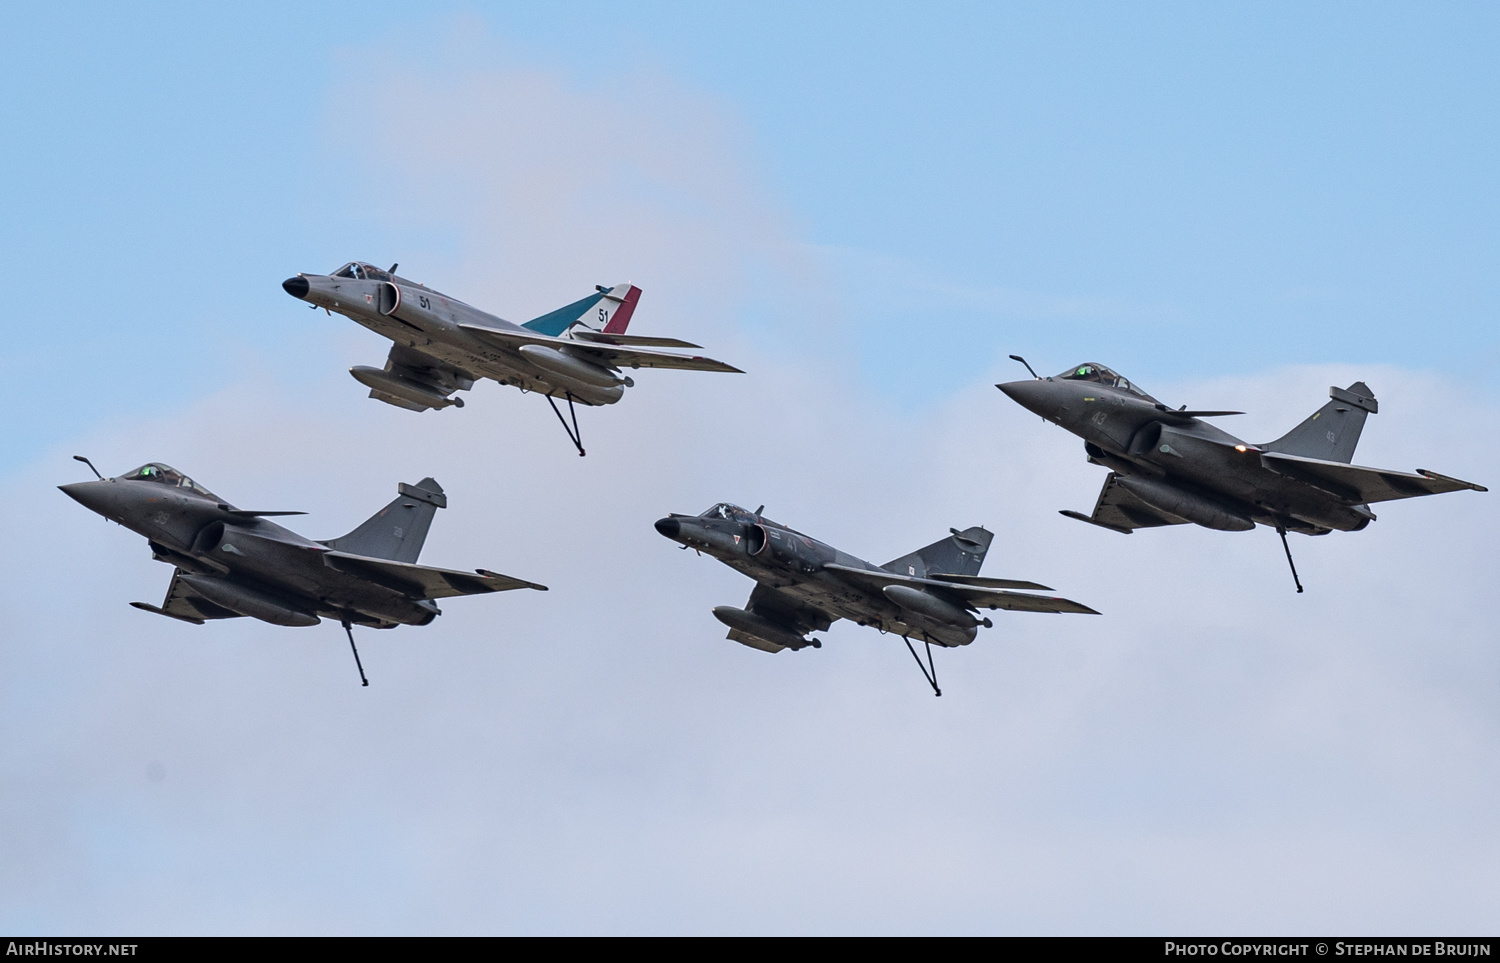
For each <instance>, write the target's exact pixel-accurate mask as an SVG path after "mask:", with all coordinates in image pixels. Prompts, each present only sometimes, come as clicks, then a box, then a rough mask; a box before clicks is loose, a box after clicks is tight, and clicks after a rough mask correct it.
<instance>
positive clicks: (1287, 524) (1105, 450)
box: [995, 355, 1489, 592]
mask: <svg viewBox="0 0 1500 963" xmlns="http://www.w3.org/2000/svg"><path fill="white" fill-rule="evenodd" d="M1011 358H1012V359H1013V360H1015V361H1019V362H1021V363H1022V364H1026V362H1025V360H1024V359H1022V358H1021V357H1019V356H1018V355H1011ZM1026 370H1027V371H1030V372H1031V375H1032V380H1030V381H1012V382H1009V383H1007V384H1002V385H996V386H995V387H997V388H999V389H1000V390H1001V391H1003V392H1005V394H1007V395H1009V396H1010V397H1011V398H1012V399H1013V400H1015V401H1016V402H1017V403H1018V404H1020V405H1021V406H1022V407H1025V408H1028V409H1030V410H1031V411H1033V412H1035V413H1037V414H1039V415H1041V416H1042V418H1044V419H1046V420H1047V421H1050V422H1052V423H1054V424H1056V425H1058V426H1060V427H1062V428H1066V429H1067V430H1068V431H1071V432H1072V433H1073V434H1075V435H1078V436H1079V437H1080V438H1082V439H1083V450H1084V452H1085V453H1086V454H1087V455H1088V460H1089V461H1090V462H1092V463H1093V464H1095V465H1102V466H1103V467H1105V468H1108V469H1109V476H1108V477H1107V478H1105V480H1104V489H1103V491H1101V492H1100V493H1099V501H1098V502H1097V503H1096V504H1095V505H1094V511H1093V513H1092V514H1090V515H1084V514H1083V513H1081V512H1074V511H1064V512H1062V514H1064V515H1066V516H1068V517H1069V518H1076V519H1078V520H1079V521H1084V522H1088V523H1090V524H1092V525H1098V526H1099V527H1100V528H1107V529H1109V530H1111V531H1115V532H1124V533H1125V534H1129V533H1131V532H1133V531H1134V530H1135V529H1137V528H1155V527H1158V526H1163V525H1184V524H1188V523H1192V524H1195V525H1201V526H1203V527H1204V528H1212V529H1217V530H1219V531H1226V532H1247V531H1250V530H1251V529H1253V528H1255V526H1256V525H1257V524H1259V525H1265V526H1268V527H1270V528H1274V529H1275V530H1276V532H1277V534H1278V535H1280V536H1281V546H1282V548H1283V549H1284V550H1285V551H1286V560H1287V564H1288V565H1289V566H1290V567H1291V570H1292V582H1293V583H1294V584H1295V585H1296V586H1297V591H1298V592H1301V591H1302V581H1301V579H1299V578H1298V577H1297V566H1296V563H1294V562H1293V561H1292V550H1291V547H1290V546H1289V545H1288V544H1287V540H1286V534H1287V532H1300V533H1302V534H1304V535H1326V534H1328V533H1329V532H1333V531H1339V532H1357V531H1359V530H1360V529H1362V528H1364V527H1365V526H1366V525H1368V524H1370V522H1372V521H1374V520H1375V513H1374V512H1373V511H1371V510H1370V505H1371V504H1373V503H1375V502H1385V501H1394V500H1395V499H1398V498H1412V497H1415V496H1418V495H1439V494H1442V493H1444V492H1455V491H1462V490H1465V489H1468V490H1471V491H1477V492H1482V491H1488V490H1489V489H1487V488H1485V487H1484V486H1483V485H1476V484H1474V483H1473V482H1466V481H1461V480H1460V479H1457V478H1451V477H1449V476H1447V475H1439V474H1438V473H1437V472H1432V471H1427V470H1426V469H1425V468H1418V469H1417V471H1416V473H1415V474H1412V473H1409V472H1403V471H1392V470H1390V469H1385V468H1364V467H1361V466H1359V465H1353V464H1350V461H1351V460H1352V459H1353V458H1354V448H1355V446H1356V445H1358V444H1359V436H1360V432H1361V431H1362V430H1363V429H1364V425H1365V418H1366V417H1367V416H1369V415H1373V414H1375V413H1376V412H1378V411H1379V410H1380V406H1379V405H1378V404H1377V403H1376V401H1375V395H1374V393H1373V392H1371V391H1370V388H1369V386H1368V385H1366V384H1365V383H1364V382H1363V381H1356V382H1355V383H1354V384H1352V385H1350V386H1349V387H1347V388H1329V389H1328V395H1329V397H1330V399H1331V400H1330V401H1329V402H1328V403H1327V404H1325V405H1324V406H1323V407H1321V408H1319V409H1318V410H1317V411H1315V412H1313V414H1312V415H1311V417H1309V418H1308V419H1307V420H1305V421H1303V422H1302V423H1301V424H1300V425H1298V426H1297V427H1295V428H1293V429H1292V430H1291V431H1289V432H1287V433H1286V434H1285V435H1282V436H1281V437H1280V438H1277V439H1276V440H1275V441H1268V442H1262V443H1260V444H1250V443H1249V442H1246V441H1242V440H1241V439H1239V438H1236V437H1235V436H1234V435H1231V434H1229V433H1228V432H1225V431H1221V430H1220V429H1218V428H1216V427H1215V426H1213V425H1211V424H1209V423H1208V422H1206V421H1204V420H1203V419H1204V418H1212V417H1218V416H1221V415H1238V414H1243V412H1239V411H1189V410H1187V407H1186V406H1183V407H1182V408H1177V409H1173V408H1169V407H1167V406H1166V405H1164V404H1162V403H1161V402H1159V401H1157V400H1156V399H1155V398H1153V397H1151V396H1150V395H1148V394H1146V392H1144V391H1142V390H1141V389H1140V388H1139V387H1138V386H1136V385H1133V384H1131V383H1130V382H1129V381H1127V380H1125V379H1124V378H1122V377H1121V376H1120V375H1118V374H1116V373H1115V372H1113V371H1111V370H1110V369H1108V368H1106V367H1105V366H1103V365H1101V364H1093V363H1089V364H1081V365H1078V366H1077V367H1074V368H1069V369H1068V370H1067V371H1064V372H1063V373H1062V374H1060V375H1055V376H1054V377H1051V378H1041V377H1038V376H1037V374H1036V372H1035V371H1033V370H1032V368H1031V366H1030V365H1029V364H1028V365H1026Z"/></svg>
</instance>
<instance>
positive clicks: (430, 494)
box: [323, 478, 448, 562]
mask: <svg viewBox="0 0 1500 963" xmlns="http://www.w3.org/2000/svg"><path fill="white" fill-rule="evenodd" d="M396 490H397V491H398V492H400V495H399V496H397V498H396V500H395V501H393V502H391V503H390V504H389V505H387V506H385V507H384V508H382V509H381V510H380V511H378V512H376V513H375V514H374V515H371V516H370V517H369V518H368V519H366V520H365V522H364V523H363V524H362V525H360V526H359V527H358V528H356V529H355V530H354V531H352V532H350V533H349V534H348V535H345V536H343V537H341V538H331V539H329V540H328V541H326V542H324V543H323V544H324V545H327V546H328V547H329V548H331V549H333V550H334V551H338V552H348V553H349V554H350V555H364V556H368V557H370V558H387V559H390V560H391V561H393V562H415V561H416V560H417V556H419V555H421V554H422V543H423V542H425V541H427V529H428V527H429V526H430V525H431V524H432V516H433V515H436V514H437V510H438V509H439V508H447V507H448V496H446V495H444V494H443V486H442V485H439V484H438V483H437V482H436V481H434V480H433V479H431V478H424V479H422V480H421V481H419V482H417V483H416V484H415V485H408V484H406V483H405V482H402V483H401V484H400V485H397V486H396Z"/></svg>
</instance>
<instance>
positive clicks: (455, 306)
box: [281, 261, 743, 455]
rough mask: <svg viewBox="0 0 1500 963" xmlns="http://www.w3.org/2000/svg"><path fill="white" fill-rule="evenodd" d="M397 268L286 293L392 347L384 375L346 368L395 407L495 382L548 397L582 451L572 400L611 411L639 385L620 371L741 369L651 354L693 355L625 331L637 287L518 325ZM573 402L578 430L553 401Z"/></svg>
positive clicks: (448, 400) (598, 293)
mask: <svg viewBox="0 0 1500 963" xmlns="http://www.w3.org/2000/svg"><path fill="white" fill-rule="evenodd" d="M395 271H396V265H394V264H392V265H391V269H390V270H389V271H382V270H380V269H379V268H377V267H375V266H374V265H372V264H365V263H364V262H362V261H351V262H350V263H348V264H346V265H344V266H343V267H341V268H339V269H338V270H337V271H334V272H333V273H332V274H327V275H324V274H299V275H297V276H296V277H294V278H287V279H286V280H285V281H283V282H282V284H281V286H282V287H283V288H284V289H285V290H286V293H288V294H290V295H291V296H292V297H294V298H300V299H301V300H303V301H308V302H310V303H311V304H312V306H313V307H315V308H323V309H325V310H327V311H328V312H329V313H332V312H334V311H337V312H338V313H339V314H342V315H344V316H345V317H347V318H350V319H352V320H354V321H356V322H358V323H359V324H362V325H364V326H365V327H367V328H369V329H370V330H371V331H374V332H375V333H376V334H379V335H381V336H382V337H386V338H389V339H390V340H391V341H393V342H395V343H394V344H393V345H392V346H391V351H390V355H389V356H388V357H387V358H386V362H385V367H384V368H372V367H368V366H366V365H357V366H355V367H353V368H350V369H349V373H350V374H351V375H353V376H354V378H355V380H357V381H359V382H360V384H363V385H364V386H365V387H367V388H369V389H370V397H371V398H375V399H376V400H378V401H383V402H385V403H386V404H388V405H395V406H396V407H398V408H407V409H410V410H411V411H426V410H427V409H429V408H447V407H448V406H449V405H453V406H456V407H463V399H462V398H455V397H452V395H453V393H454V392H456V391H467V390H468V389H470V388H472V387H474V382H476V381H478V380H479V379H480V378H491V379H493V380H495V381H498V382H499V383H500V384H503V385H514V386H515V387H517V388H520V389H521V390H522V391H535V392H537V393H538V394H540V395H542V396H543V397H545V398H546V399H547V403H548V404H549V405H551V406H552V411H553V413H554V414H556V415H557V418H558V420H559V421H561V422H562V425H563V430H564V431H566V432H567V433H568V438H569V440H571V441H572V442H573V445H574V446H575V447H576V448H577V449H578V454H580V455H582V454H584V450H583V440H582V438H581V436H580V435H579V433H578V415H577V412H576V411H574V409H573V405H574V403H577V404H581V405H612V404H614V403H615V402H617V401H619V400H620V398H621V397H622V396H624V394H625V389H626V388H631V387H634V386H635V381H634V380H633V379H631V378H630V377H629V376H628V375H626V374H624V373H623V372H622V370H621V369H623V368H685V369H689V370H693V371H729V372H735V373H738V374H742V373H743V372H741V371H740V369H739V368H736V367H733V366H731V365H727V364H725V363H723V362H722V361H715V360H713V359H712V358H704V357H700V356H698V355H685V354H674V353H672V352H669V351H653V350H651V349H653V348H696V347H699V346H698V345H696V344H691V343H689V342H687V341H679V340H677V339H676V338H655V337H646V336H639V335H633V334H626V333H625V328H626V327H627V326H628V325H629V324H630V318H631V315H632V314H633V313H634V312H635V306H636V303H637V302H638V301H639V300H640V297H641V289H640V288H638V287H635V286H633V285H630V284H617V285H615V286H614V287H612V288H606V287H602V286H596V287H595V293H593V294H590V295H589V296H588V297H586V298H581V299H580V300H577V301H574V302H573V303H572V304H568V305H565V306H563V307H561V308H558V309H557V310H556V311H551V312H549V313H547V314H544V315H542V316H541V317H539V318H533V319H532V320H530V321H527V322H526V323H525V324H513V323H511V322H510V321H506V320H505V319H504V318H498V317H496V316H495V315H493V314H487V313H486V312H484V311H480V310H479V309H478V308H474V307H470V306H469V305H467V304H464V303H463V302H462V301H459V300H457V299H456V298H452V297H449V296H448V295H446V294H443V293H442V292H440V291H434V290H433V289H432V288H429V287H426V286H425V285H421V284H418V283H416V282H415V281H408V280H407V279H406V278H403V277H398V276H397V275H396V273H395ZM554 398H559V399H563V400H565V401H567V403H568V413H569V414H570V415H571V416H572V424H571V426H570V425H569V423H568V421H567V419H564V418H563V415H562V412H561V411H559V410H558V407H557V403H556V402H555V401H554V400H553V399H554Z"/></svg>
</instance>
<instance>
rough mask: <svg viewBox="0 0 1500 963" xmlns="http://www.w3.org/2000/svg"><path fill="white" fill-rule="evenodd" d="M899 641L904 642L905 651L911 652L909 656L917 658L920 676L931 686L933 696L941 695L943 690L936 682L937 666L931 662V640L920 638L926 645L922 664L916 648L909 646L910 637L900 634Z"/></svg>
mask: <svg viewBox="0 0 1500 963" xmlns="http://www.w3.org/2000/svg"><path fill="white" fill-rule="evenodd" d="M901 641H902V642H905V643H906V651H908V652H910V653H911V657H912V658H913V659H916V660H917V668H919V669H921V670H922V678H924V679H926V680H927V684H928V685H930V686H932V694H933V695H935V696H940V695H942V694H943V690H942V689H939V688H938V684H937V667H936V666H934V665H933V664H932V642H930V641H928V640H927V639H923V640H922V641H923V643H925V644H926V646H927V664H926V665H923V664H922V657H921V656H919V655H917V650H916V649H914V648H912V647H911V639H909V638H907V637H906V636H904V635H903V636H901Z"/></svg>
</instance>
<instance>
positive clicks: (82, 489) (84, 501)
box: [57, 481, 113, 517]
mask: <svg viewBox="0 0 1500 963" xmlns="http://www.w3.org/2000/svg"><path fill="white" fill-rule="evenodd" d="M109 484H110V483H109V482H107V481H91V482H74V483H73V484H71V485H58V486H57V490H58V491H60V492H62V493H63V494H64V495H67V496H68V497H69V498H71V499H73V500H74V501H75V502H77V503H78V504H80V505H82V506H83V507H84V508H87V509H88V510H89V511H91V512H97V513H99V514H100V515H104V516H106V517H107V516H108V515H109V511H108V509H109V507H110V505H111V503H112V502H113V499H111V498H110V497H109V496H110V487H109Z"/></svg>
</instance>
